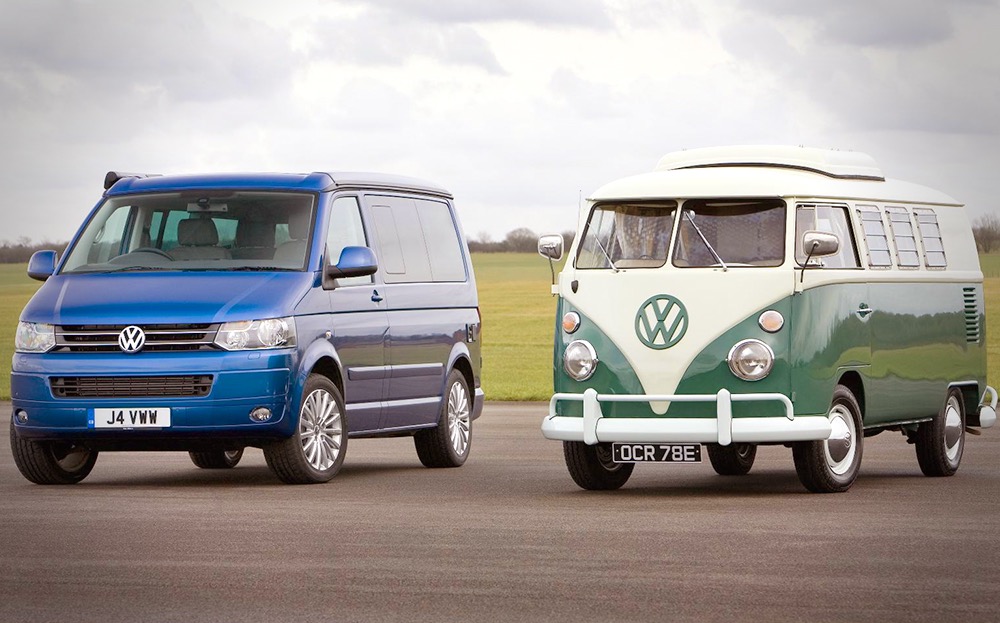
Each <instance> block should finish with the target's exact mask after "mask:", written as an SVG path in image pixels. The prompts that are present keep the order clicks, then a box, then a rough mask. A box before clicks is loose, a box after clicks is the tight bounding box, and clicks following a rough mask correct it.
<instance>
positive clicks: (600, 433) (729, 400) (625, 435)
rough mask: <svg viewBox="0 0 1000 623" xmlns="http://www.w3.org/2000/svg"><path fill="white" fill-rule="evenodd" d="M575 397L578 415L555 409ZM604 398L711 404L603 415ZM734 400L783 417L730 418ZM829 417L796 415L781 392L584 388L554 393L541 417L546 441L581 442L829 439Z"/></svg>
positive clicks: (619, 400) (778, 441)
mask: <svg viewBox="0 0 1000 623" xmlns="http://www.w3.org/2000/svg"><path fill="white" fill-rule="evenodd" d="M567 400H574V401H579V402H582V403H583V417H569V416H562V415H558V414H557V413H556V403H557V402H559V401H567ZM603 402H714V403H715V411H716V416H715V417H714V418H683V417H680V418H678V417H669V418H668V417H643V418H619V417H615V418H606V417H604V415H603V413H602V410H601V403H603ZM734 402H779V403H781V405H782V406H783V408H784V411H785V415H784V416H778V417H744V418H734V417H733V403H734ZM830 433H831V426H830V420H829V419H828V418H827V417H826V416H821V415H812V416H802V417H796V416H795V412H794V408H793V406H792V401H791V400H789V399H788V397H787V396H785V395H784V394H732V393H730V392H729V391H728V390H725V389H722V390H719V392H718V393H716V394H680V395H677V394H660V395H651V394H635V395H617V394H598V393H597V391H595V390H594V389H587V390H585V391H584V392H583V393H582V394H555V395H553V396H552V400H550V401H549V414H548V416H547V417H546V418H545V419H544V420H543V421H542V434H543V435H544V436H545V438H546V439H556V440H561V441H582V442H584V443H586V444H588V445H594V444H597V443H607V442H620V443H718V444H720V445H723V446H728V445H729V444H731V443H775V442H777V443H782V442H792V441H818V440H822V439H828V438H829V437H830Z"/></svg>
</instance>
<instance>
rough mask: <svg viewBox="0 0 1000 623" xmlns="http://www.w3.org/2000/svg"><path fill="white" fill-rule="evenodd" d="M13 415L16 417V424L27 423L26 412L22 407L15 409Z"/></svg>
mask: <svg viewBox="0 0 1000 623" xmlns="http://www.w3.org/2000/svg"><path fill="white" fill-rule="evenodd" d="M14 417H16V418H17V423H18V424H27V423H28V412H27V411H25V410H24V409H18V410H17V411H15V412H14Z"/></svg>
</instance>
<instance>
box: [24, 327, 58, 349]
mask: <svg viewBox="0 0 1000 623" xmlns="http://www.w3.org/2000/svg"><path fill="white" fill-rule="evenodd" d="M55 346H56V331H55V327H53V326H52V325H50V324H43V323H40V322H19V323H17V333H16V334H15V335H14V350H16V351H17V352H19V353H44V352H48V351H50V350H52V349H53V348H55Z"/></svg>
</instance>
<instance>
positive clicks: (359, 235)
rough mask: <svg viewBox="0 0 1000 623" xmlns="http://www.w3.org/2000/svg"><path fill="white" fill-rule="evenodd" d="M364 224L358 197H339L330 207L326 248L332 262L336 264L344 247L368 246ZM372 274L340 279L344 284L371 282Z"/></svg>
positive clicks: (338, 281)
mask: <svg viewBox="0 0 1000 623" xmlns="http://www.w3.org/2000/svg"><path fill="white" fill-rule="evenodd" d="M366 246H368V239H367V238H366V237H365V228H364V224H363V223H362V222H361V205H360V204H358V198H357V197H338V198H337V199H336V200H334V202H333V205H332V206H331V207H330V229H328V230H327V235H326V249H327V252H329V254H330V257H329V260H328V261H329V262H330V264H334V265H335V264H336V263H337V262H338V261H339V259H340V253H341V251H343V250H344V247H366ZM371 282H372V277H371V275H366V276H362V277H348V278H344V279H338V280H337V283H338V284H340V285H342V286H351V285H358V284H366V283H371Z"/></svg>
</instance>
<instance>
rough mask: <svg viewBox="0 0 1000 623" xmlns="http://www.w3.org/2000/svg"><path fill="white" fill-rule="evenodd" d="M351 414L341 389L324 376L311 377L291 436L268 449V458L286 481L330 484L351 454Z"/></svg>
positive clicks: (289, 482)
mask: <svg viewBox="0 0 1000 623" xmlns="http://www.w3.org/2000/svg"><path fill="white" fill-rule="evenodd" d="M347 430H348V428H347V411H346V409H345V408H344V398H343V397H342V396H341V395H340V390H339V389H337V386H336V385H335V384H334V383H333V381H331V380H330V379H328V378H327V377H325V376H323V375H321V374H310V375H309V378H307V379H306V384H305V386H304V387H303V388H302V401H301V405H300V407H299V414H298V418H297V422H296V426H295V432H294V433H293V434H292V436H291V437H288V438H287V439H282V440H281V441H276V442H273V443H270V444H268V445H266V446H264V459H265V460H266V461H267V466H268V467H270V468H271V471H272V472H274V475H275V476H277V477H278V478H279V479H280V480H281V481H282V482H285V483H288V484H293V485H298V484H318V483H321V482H328V481H329V480H330V479H332V478H333V477H334V476H336V475H337V472H339V471H340V467H341V465H343V464H344V455H345V454H346V453H347Z"/></svg>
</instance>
